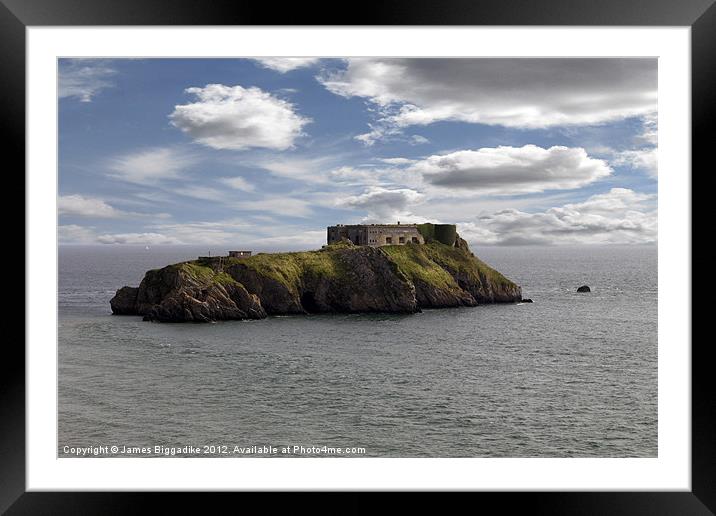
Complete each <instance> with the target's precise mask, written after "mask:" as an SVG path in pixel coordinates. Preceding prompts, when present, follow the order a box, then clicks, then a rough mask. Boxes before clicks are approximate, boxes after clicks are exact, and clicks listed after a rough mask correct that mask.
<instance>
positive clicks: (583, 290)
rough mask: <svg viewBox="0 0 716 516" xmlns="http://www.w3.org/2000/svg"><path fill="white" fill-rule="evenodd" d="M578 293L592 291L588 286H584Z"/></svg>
mask: <svg viewBox="0 0 716 516" xmlns="http://www.w3.org/2000/svg"><path fill="white" fill-rule="evenodd" d="M577 292H591V289H590V288H589V287H588V286H587V285H582V286H581V287H579V288H578V289H577Z"/></svg>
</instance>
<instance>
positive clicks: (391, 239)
mask: <svg viewBox="0 0 716 516" xmlns="http://www.w3.org/2000/svg"><path fill="white" fill-rule="evenodd" d="M385 243H386V244H392V243H393V237H385Z"/></svg>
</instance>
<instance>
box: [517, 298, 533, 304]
mask: <svg viewBox="0 0 716 516" xmlns="http://www.w3.org/2000/svg"><path fill="white" fill-rule="evenodd" d="M520 303H534V301H532V300H531V299H530V298H527V299H523V300H522V301H520Z"/></svg>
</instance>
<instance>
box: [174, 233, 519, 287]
mask: <svg viewBox="0 0 716 516" xmlns="http://www.w3.org/2000/svg"><path fill="white" fill-rule="evenodd" d="M359 249H361V247H360V246H355V245H354V244H352V243H350V242H344V241H342V242H337V243H335V244H331V245H327V246H325V247H323V248H322V249H319V250H315V251H299V252H285V253H259V254H256V255H253V256H250V257H247V258H229V257H222V258H221V259H220V260H221V264H222V268H226V267H230V266H232V265H236V264H242V265H244V266H246V267H249V268H250V269H253V270H254V271H255V272H257V273H258V274H260V275H262V276H264V277H268V278H271V279H273V280H275V281H277V282H278V283H280V284H282V285H284V286H285V287H286V288H287V289H288V290H289V291H291V292H298V291H300V288H301V284H302V282H304V281H306V280H309V279H314V278H315V279H317V278H321V277H325V278H330V279H334V280H336V281H338V282H341V281H342V280H347V279H348V278H349V276H350V273H351V271H350V270H349V269H348V268H347V267H346V265H345V262H344V261H343V260H342V259H341V255H342V254H344V253H346V252H351V250H359ZM378 249H379V250H380V251H381V252H382V253H384V254H385V255H386V256H388V257H389V258H390V260H391V261H392V262H393V263H394V264H395V265H396V266H397V268H398V270H400V271H401V272H402V273H403V274H405V275H406V276H407V277H408V278H409V279H410V280H411V281H413V282H417V281H421V282H424V283H426V284H428V285H432V286H434V287H436V288H440V289H447V290H455V289H459V288H460V287H459V286H458V285H457V283H456V281H455V279H454V277H453V276H454V274H456V273H457V274H460V275H463V276H467V277H469V278H471V279H472V280H473V281H475V282H477V283H483V281H484V279H487V280H488V281H490V282H492V283H494V284H496V285H504V286H510V285H513V283H512V282H511V281H510V280H508V279H507V278H505V277H504V276H503V275H502V274H500V273H499V272H498V271H496V270H495V269H493V268H492V267H490V266H489V265H487V264H485V263H484V262H483V261H481V260H480V259H479V258H476V257H475V256H474V255H472V253H470V252H469V251H467V250H465V249H460V248H457V247H454V246H450V245H445V244H442V243H440V242H437V241H432V242H430V243H427V244H406V245H386V246H382V247H379V248H378ZM218 260H219V258H218V257H217V258H210V259H199V260H193V261H189V262H183V263H180V264H176V265H175V266H177V267H182V269H183V270H184V271H185V272H186V273H187V274H189V275H190V276H191V277H193V278H195V279H197V280H199V281H201V282H207V283H208V282H211V281H216V282H219V283H221V284H231V283H234V282H235V280H234V279H233V278H232V277H231V276H230V275H229V274H227V273H226V272H217V271H216V270H215V269H214V268H212V265H213V266H215V265H216V264H217V263H218Z"/></svg>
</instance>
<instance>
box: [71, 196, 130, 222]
mask: <svg viewBox="0 0 716 516" xmlns="http://www.w3.org/2000/svg"><path fill="white" fill-rule="evenodd" d="M57 209H58V211H59V213H60V214H61V215H77V216H80V217H98V218H117V217H121V216H122V215H124V213H123V212H122V211H121V210H118V209H116V208H114V207H113V206H110V205H109V204H107V203H106V202H105V201H103V200H102V199H98V198H96V197H85V196H83V195H79V194H75V195H61V196H60V197H59V198H58V199H57Z"/></svg>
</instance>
